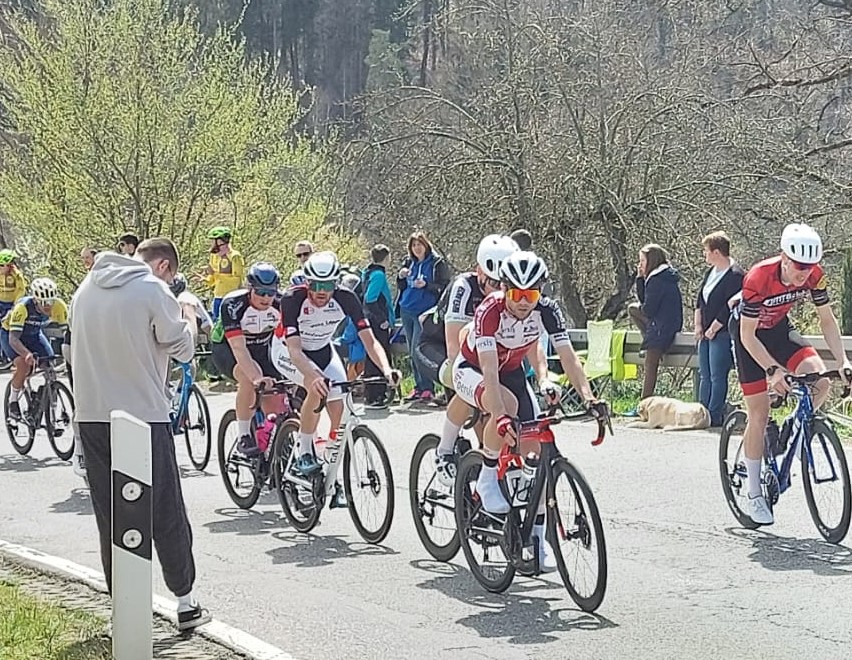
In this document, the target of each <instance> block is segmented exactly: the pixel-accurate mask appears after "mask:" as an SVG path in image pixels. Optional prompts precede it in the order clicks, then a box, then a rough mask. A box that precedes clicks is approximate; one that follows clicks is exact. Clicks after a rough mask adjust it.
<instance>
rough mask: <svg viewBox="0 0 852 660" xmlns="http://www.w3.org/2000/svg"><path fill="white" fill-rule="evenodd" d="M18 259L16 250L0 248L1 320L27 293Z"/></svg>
mask: <svg viewBox="0 0 852 660" xmlns="http://www.w3.org/2000/svg"><path fill="white" fill-rule="evenodd" d="M17 259H18V255H17V254H16V253H15V251H14V250H10V249H9V248H5V249H3V250H0V320H2V319H3V318H4V317H5V316H6V314H8V313H9V312H11V311H12V307H14V306H15V301H16V300H18V298H21V297H23V296H24V295H26V293H27V280H26V278H25V277H24V274H23V273H22V272H21V269H20V268H18V264H17ZM8 357H9V359H11V358H12V356H11V355H10V356H8Z"/></svg>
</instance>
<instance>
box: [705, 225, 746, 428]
mask: <svg viewBox="0 0 852 660" xmlns="http://www.w3.org/2000/svg"><path fill="white" fill-rule="evenodd" d="M701 245H702V246H703V247H704V260H705V261H706V262H707V264H708V265H709V266H710V268H708V269H707V271H706V272H705V273H704V278H703V279H702V280H701V285H700V286H699V287H698V296H697V299H696V302H695V341H696V342H697V343H698V375H699V387H698V400H699V401H700V402H701V404H702V405H703V406H704V407H705V408H707V410H708V411H709V412H710V426H722V422H723V417H724V414H725V402H726V400H727V398H728V372H730V370H731V368H732V367H733V366H734V356H733V353H732V351H731V335H730V334H729V333H728V321H729V320H730V316H731V310H730V308H729V307H728V300H730V299H731V298H732V297H733V296H735V295H736V294H737V293H738V292H739V291H740V290H741V289H742V287H743V277H744V273H743V269H742V268H740V267H739V266H738V265H737V264H736V262H734V260H733V259H731V241H730V239H729V238H728V236H727V235H726V234H725V233H724V232H721V231H717V232H714V233H712V234H708V235H707V236H705V237H704V240H702V241H701Z"/></svg>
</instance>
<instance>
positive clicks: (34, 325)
mask: <svg viewBox="0 0 852 660" xmlns="http://www.w3.org/2000/svg"><path fill="white" fill-rule="evenodd" d="M48 323H56V324H59V325H67V324H68V306H67V305H66V304H65V302H64V301H62V300H61V299H59V298H57V299H55V300H54V301H53V305H52V306H51V309H50V315H47V314H42V313H41V312H40V311H39V310H38V306H37V305H36V302H35V299H34V298H33V297H32V296H25V297H24V298H21V299H20V300H18V302H17V303H15V306H14V307H12V310H11V311H10V312H9V313H8V314H6V316H5V317H4V318H3V322H2V328H3V330H7V331H9V332H20V333H21V334H22V335H26V336H34V335H37V334H38V333H40V332H41V330H42V328H43V327H44V326H45V325H47V324H48Z"/></svg>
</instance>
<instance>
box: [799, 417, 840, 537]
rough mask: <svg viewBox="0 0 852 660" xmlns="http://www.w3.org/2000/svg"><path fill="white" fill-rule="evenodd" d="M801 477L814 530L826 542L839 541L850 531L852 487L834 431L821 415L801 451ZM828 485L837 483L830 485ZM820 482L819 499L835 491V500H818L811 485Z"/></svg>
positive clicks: (833, 498) (815, 420)
mask: <svg viewBox="0 0 852 660" xmlns="http://www.w3.org/2000/svg"><path fill="white" fill-rule="evenodd" d="M802 481H803V483H804V486H805V499H806V500H807V501H808V510H809V511H810V512H811V518H812V519H813V521H814V525H816V528H817V530H818V531H819V533H820V534H821V535H822V537H823V538H824V539H825V540H826V541H828V542H829V543H840V542H841V541H842V540H843V538H844V537H845V536H846V532H848V531H849V521H850V519H852V487H850V484H849V466H848V465H847V463H846V454H845V453H844V452H843V446H842V445H841V444H840V439H839V438H838V437H837V433H836V432H835V431H834V429H833V428H832V427H831V425H830V424H828V423H827V422H826V421H825V420H824V419H820V418H819V417H817V418H816V419H814V421H813V425H812V427H811V437H810V439H809V440H807V441H806V442H805V447H804V451H802ZM828 485H833V486H836V487H835V488H832V489H829V488H828ZM815 486H819V487H820V488H819V493H820V499H823V497H824V496H828V495H829V493H830V492H832V491H833V492H834V493H835V495H834V496H833V497H829V498H828V499H831V500H834V501H835V502H834V503H822V504H817V498H816V493H815V492H814V490H815V489H814V487H815ZM838 495H839V500H840V504H839V506H838V505H837V503H836V500H837V499H838Z"/></svg>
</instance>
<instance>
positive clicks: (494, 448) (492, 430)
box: [483, 385, 518, 457]
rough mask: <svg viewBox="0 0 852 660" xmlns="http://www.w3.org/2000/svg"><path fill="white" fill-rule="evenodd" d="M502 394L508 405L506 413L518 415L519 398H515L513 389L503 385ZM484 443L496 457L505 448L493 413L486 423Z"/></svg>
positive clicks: (512, 415)
mask: <svg viewBox="0 0 852 660" xmlns="http://www.w3.org/2000/svg"><path fill="white" fill-rule="evenodd" d="M500 396H501V397H502V399H503V405H504V406H505V407H506V414H507V415H509V417H514V416H515V415H517V414H518V400H517V399H516V398H515V395H514V394H512V392H511V390H509V388H507V387H504V386H503V385H501V386H500ZM486 412H488V413H491V411H490V410H486ZM483 444H484V449H485V451H486V452H490V453H493V454H494V455H495V457H496V455H497V454H499V453H500V450H501V449H503V438H502V436H500V434H499V433H497V416H496V415H494V414H493V413H492V414H491V415H490V417H489V418H488V422H486V424H485V429H484V433H483ZM486 455H487V454H486Z"/></svg>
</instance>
